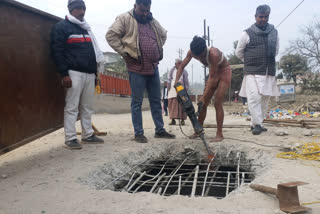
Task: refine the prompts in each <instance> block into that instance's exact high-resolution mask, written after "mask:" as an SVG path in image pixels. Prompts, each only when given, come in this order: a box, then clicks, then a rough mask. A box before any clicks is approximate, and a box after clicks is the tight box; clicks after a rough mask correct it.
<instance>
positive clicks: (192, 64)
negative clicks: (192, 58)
mask: <svg viewBox="0 0 320 214" xmlns="http://www.w3.org/2000/svg"><path fill="white" fill-rule="evenodd" d="M191 68H192V85H193V64H192V65H191Z"/></svg>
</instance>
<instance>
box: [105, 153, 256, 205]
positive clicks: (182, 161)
mask: <svg viewBox="0 0 320 214" xmlns="http://www.w3.org/2000/svg"><path fill="white" fill-rule="evenodd" d="M252 162H253V160H250V159H246V156H245V153H243V152H233V151H231V152H228V153H226V154H225V153H224V154H223V155H219V154H216V156H215V157H214V159H212V160H208V159H207V158H206V157H203V156H202V155H201V154H200V153H199V152H196V151H188V152H183V153H179V154H178V155H174V156H171V157H166V156H164V157H161V158H158V159H155V160H153V161H148V162H145V163H141V164H139V165H137V166H135V167H134V168H132V169H131V170H130V171H128V172H126V173H124V174H122V175H121V176H119V177H117V178H114V180H113V181H112V182H110V183H108V184H107V185H105V186H104V187H103V188H100V189H111V190H114V191H122V192H128V193H136V192H151V193H155V194H159V195H163V196H170V195H185V196H202V197H209V196H211V197H216V198H218V199H222V198H224V197H226V196H227V195H228V194H229V193H230V192H232V191H233V190H236V189H237V188H239V187H241V185H243V184H245V183H250V182H251V181H252V180H253V179H254V178H255V172H254V171H255V170H256V169H257V168H259V167H260V165H257V164H253V163H252Z"/></svg>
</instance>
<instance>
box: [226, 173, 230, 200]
mask: <svg viewBox="0 0 320 214" xmlns="http://www.w3.org/2000/svg"><path fill="white" fill-rule="evenodd" d="M229 185H230V172H228V178H227V188H226V196H227V195H228V194H229Z"/></svg>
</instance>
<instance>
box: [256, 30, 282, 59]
mask: <svg viewBox="0 0 320 214" xmlns="http://www.w3.org/2000/svg"><path fill="white" fill-rule="evenodd" d="M250 29H251V30H252V31H253V32H254V33H255V34H257V35H259V36H261V35H267V36H268V47H267V56H269V57H275V56H276V51H277V50H276V49H277V47H276V46H277V39H278V31H277V30H276V29H275V27H274V26H273V25H271V24H267V26H266V28H265V30H262V29H261V28H259V27H257V25H256V24H253V25H252V26H251V28H250Z"/></svg>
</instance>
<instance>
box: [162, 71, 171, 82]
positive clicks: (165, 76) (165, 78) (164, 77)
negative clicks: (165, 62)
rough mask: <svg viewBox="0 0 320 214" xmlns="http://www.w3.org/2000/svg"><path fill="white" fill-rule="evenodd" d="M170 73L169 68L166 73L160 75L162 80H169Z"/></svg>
mask: <svg viewBox="0 0 320 214" xmlns="http://www.w3.org/2000/svg"><path fill="white" fill-rule="evenodd" d="M168 73H169V69H167V71H166V73H164V74H163V75H162V76H161V77H160V80H161V82H164V81H167V80H168Z"/></svg>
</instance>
